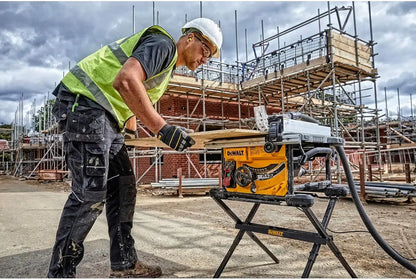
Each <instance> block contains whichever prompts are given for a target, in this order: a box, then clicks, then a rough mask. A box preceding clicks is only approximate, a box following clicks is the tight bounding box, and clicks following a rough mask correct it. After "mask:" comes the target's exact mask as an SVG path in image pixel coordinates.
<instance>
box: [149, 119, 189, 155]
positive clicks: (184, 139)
mask: <svg viewBox="0 0 416 279" xmlns="http://www.w3.org/2000/svg"><path fill="white" fill-rule="evenodd" d="M157 138H158V139H159V140H161V141H162V142H164V143H165V144H167V145H168V146H170V147H171V148H173V149H175V150H176V151H183V150H184V149H186V148H188V147H190V146H192V145H194V144H195V141H194V140H193V139H192V138H191V137H190V136H189V135H188V134H187V133H186V132H185V128H182V127H179V126H175V125H169V124H166V125H165V126H163V127H162V129H160V131H159V133H157Z"/></svg>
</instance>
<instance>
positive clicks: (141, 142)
mask: <svg viewBox="0 0 416 279" xmlns="http://www.w3.org/2000/svg"><path fill="white" fill-rule="evenodd" d="M189 135H190V136H191V137H192V138H193V139H194V140H195V145H193V146H192V147H191V149H204V148H205V146H206V144H208V143H209V142H212V141H214V140H230V139H236V138H238V139H239V140H241V141H242V142H244V141H247V142H249V141H250V139H253V138H257V137H264V136H265V135H266V133H263V132H260V131H257V130H249V129H227V130H215V131H206V132H196V133H189ZM126 145H127V146H134V147H164V148H169V147H168V146H167V145H165V144H164V143H163V142H161V141H160V140H158V139H157V138H155V137H147V138H138V139H126Z"/></svg>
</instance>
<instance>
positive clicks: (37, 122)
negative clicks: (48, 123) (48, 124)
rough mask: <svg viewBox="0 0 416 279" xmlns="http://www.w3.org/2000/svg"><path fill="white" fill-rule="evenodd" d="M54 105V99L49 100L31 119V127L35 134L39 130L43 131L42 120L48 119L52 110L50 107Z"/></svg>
mask: <svg viewBox="0 0 416 279" xmlns="http://www.w3.org/2000/svg"><path fill="white" fill-rule="evenodd" d="M54 104H55V99H51V100H49V101H48V102H47V103H46V105H45V106H42V107H41V108H40V109H39V110H38V112H37V113H36V114H34V115H33V117H32V121H33V122H32V126H33V128H34V130H35V131H36V132H40V131H41V130H44V129H45V127H43V123H44V119H45V117H46V119H49V117H50V115H49V113H50V111H51V109H52V106H53V105H54Z"/></svg>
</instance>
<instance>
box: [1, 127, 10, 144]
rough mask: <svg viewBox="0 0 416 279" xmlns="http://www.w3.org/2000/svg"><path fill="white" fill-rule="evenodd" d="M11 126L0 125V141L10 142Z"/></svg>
mask: <svg viewBox="0 0 416 279" xmlns="http://www.w3.org/2000/svg"><path fill="white" fill-rule="evenodd" d="M11 129H12V125H9V124H3V125H0V139H5V140H7V141H10V140H11V139H12V131H11Z"/></svg>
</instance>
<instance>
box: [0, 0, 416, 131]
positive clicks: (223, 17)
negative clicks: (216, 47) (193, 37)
mask: <svg viewBox="0 0 416 279" xmlns="http://www.w3.org/2000/svg"><path fill="white" fill-rule="evenodd" d="M200 3H201V2H199V1H186V2H173V1H160V2H159V1H158V2H152V1H141V2H128V1H125V2H124V1H123V2H109V1H103V2H100V1H95V2H37V1H33V2H19V1H18V2H15V1H13V2H2V1H0V124H2V123H6V124H10V123H11V122H12V121H14V117H15V112H16V110H17V107H18V100H19V99H20V98H21V96H22V94H23V98H24V110H25V111H28V110H29V109H30V107H31V105H32V104H33V103H34V100H36V110H38V109H39V108H40V105H41V104H43V101H44V98H45V97H47V96H48V92H49V93H51V92H52V91H53V89H54V87H55V84H57V83H59V81H60V79H61V78H62V76H63V74H64V73H66V72H67V71H68V68H69V65H71V66H73V65H75V63H76V62H77V61H79V60H80V59H82V58H83V57H85V56H87V55H88V54H90V53H92V52H94V51H95V50H97V49H98V48H100V47H101V46H102V45H105V44H108V43H110V42H112V41H114V40H116V39H119V38H122V37H124V36H127V35H129V34H131V33H132V32H133V16H132V14H133V12H132V11H133V8H132V7H133V5H134V6H135V30H136V31H138V30H140V29H142V28H144V27H147V26H150V25H152V23H153V21H154V20H155V22H156V23H159V25H161V26H163V27H164V28H165V29H166V30H167V31H168V32H169V33H170V34H171V35H172V36H173V37H174V38H175V39H177V38H178V37H179V35H180V33H179V30H180V28H181V26H182V25H183V24H184V23H185V19H186V18H187V19H188V20H191V19H193V18H196V17H199V15H200V12H201V5H200ZM153 5H154V7H155V9H153ZM335 6H338V7H341V6H352V2H338V1H337V2H335V1H331V2H330V7H331V8H333V7H335ZM355 8H356V13H357V17H356V20H357V26H358V35H359V37H360V38H362V39H364V40H367V41H368V40H370V31H369V26H370V24H369V12H368V2H355ZM318 9H319V11H320V12H321V13H322V12H325V11H327V10H328V4H327V2H321V1H308V2H292V1H265V2H258V1H253V2H252V1H238V2H237V1H220V2H218V1H204V2H202V15H203V16H204V17H209V18H211V19H213V20H214V21H216V22H220V24H221V27H222V29H223V34H224V43H223V48H222V53H223V61H224V62H226V63H230V64H234V63H235V62H234V61H236V33H235V28H236V27H235V11H237V26H238V29H237V30H238V33H237V34H238V36H237V37H238V38H239V42H238V49H239V60H240V61H241V60H243V61H244V60H245V57H246V48H245V30H247V35H248V45H249V50H248V57H249V60H250V59H252V58H253V52H252V50H251V45H252V44H253V43H256V42H258V41H259V40H260V36H261V22H262V21H263V26H264V33H265V37H266V38H267V37H270V36H272V35H274V34H276V32H277V27H279V30H280V31H283V30H285V29H287V28H289V27H292V26H294V25H296V24H298V23H301V22H303V21H305V20H307V19H309V18H312V17H314V16H316V15H317V14H318ZM153 11H155V12H153ZM371 11H372V14H371V17H372V27H373V37H374V41H376V42H377V45H376V46H375V51H376V53H378V56H376V58H375V59H376V67H377V68H378V71H379V75H380V79H378V80H377V90H378V92H379V100H380V102H379V108H381V109H384V107H385V104H384V87H386V88H387V95H388V99H389V100H388V104H389V110H392V111H397V103H398V102H397V88H399V89H400V95H401V100H400V102H401V107H402V111H403V113H405V114H409V113H410V97H409V96H410V94H413V93H415V94H413V107H416V70H415V68H416V51H415V46H416V35H415V34H416V32H415V31H416V2H412V1H404V2H400V1H397V2H396V1H394V2H393V1H389V2H380V1H372V2H371ZM341 16H342V14H341ZM344 16H345V15H344ZM332 20H333V21H334V20H335V18H333V19H332ZM326 24H327V22H326V21H325V20H323V21H322V22H321V28H325V26H326ZM309 28H312V29H314V30H305V31H300V33H296V32H294V33H293V35H294V36H297V37H296V38H293V41H288V43H293V42H294V40H297V39H298V38H299V37H300V35H303V37H306V36H307V35H312V34H316V33H318V29H319V26H318V24H317V23H316V24H314V25H311V26H310V27H309ZM346 29H347V31H348V32H349V33H351V34H353V33H354V30H353V20H352V17H351V18H350V19H349V21H348V25H347V28H346ZM302 32H305V33H302ZM308 32H309V34H307V33H308ZM285 39H287V40H291V38H285ZM49 96H50V98H52V96H51V95H49ZM367 102H368V103H371V101H370V100H368V101H367ZM414 113H415V114H416V110H414Z"/></svg>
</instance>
